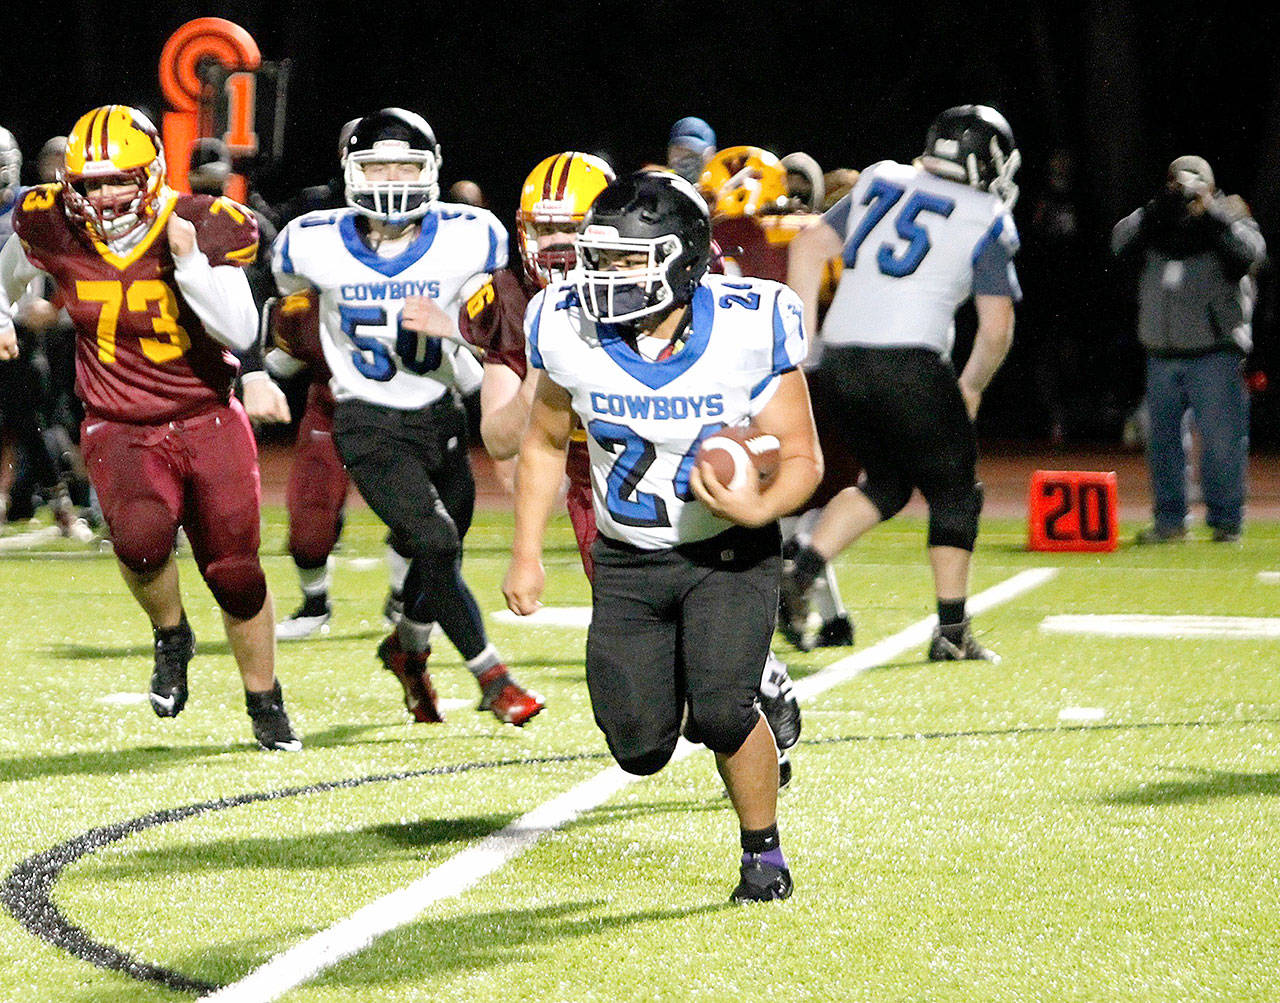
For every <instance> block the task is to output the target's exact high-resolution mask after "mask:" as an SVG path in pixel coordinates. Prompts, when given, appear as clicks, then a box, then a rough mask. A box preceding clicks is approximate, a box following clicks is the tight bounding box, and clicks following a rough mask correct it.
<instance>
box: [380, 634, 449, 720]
mask: <svg viewBox="0 0 1280 1003" xmlns="http://www.w3.org/2000/svg"><path fill="white" fill-rule="evenodd" d="M430 654H431V649H430V648H428V649H427V650H426V651H423V652H418V653H414V652H410V651H405V650H404V648H402V647H401V646H400V637H399V635H398V634H396V632H395V631H392V632H391V633H390V634H389V635H388V636H387V637H385V638H383V640H382V643H381V644H379V645H378V658H379V659H381V660H382V664H383V666H384V667H385V668H386V670H387V671H388V672H390V673H391V674H392V675H393V676H395V677H396V679H398V680H399V681H400V685H401V686H402V687H404V705H405V706H406V707H407V708H408V709H409V713H410V714H412V715H413V719H414V720H415V721H417V722H419V723H420V724H440V723H442V722H443V721H444V715H443V714H441V713H440V705H439V704H438V703H437V702H436V689H435V687H434V686H432V685H431V675H430V673H428V672H427V656H428V655H430Z"/></svg>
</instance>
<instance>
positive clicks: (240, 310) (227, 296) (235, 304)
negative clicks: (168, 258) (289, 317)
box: [173, 248, 258, 352]
mask: <svg viewBox="0 0 1280 1003" xmlns="http://www.w3.org/2000/svg"><path fill="white" fill-rule="evenodd" d="M173 266H174V267H173V279H174V281H175V282H177V284H178V288H179V289H180V290H181V291H182V295H183V298H184V299H186V301H187V303H188V304H189V305H190V306H191V309H192V310H194V311H195V312H196V316H197V317H199V318H200V322H201V323H202V324H204V329H205V330H206V331H208V332H209V335H210V337H212V338H213V339H214V340H216V341H218V342H220V343H221V344H223V345H226V346H227V347H228V348H234V349H235V350H236V351H239V352H243V351H244V350H245V349H247V348H249V346H251V345H252V344H253V343H254V341H255V340H256V339H257V337H258V309H257V307H255V306H254V305H253V293H252V291H251V290H250V289H249V279H248V278H247V277H246V276H245V274H244V269H242V268H239V267H237V266H236V265H219V266H218V267H217V268H212V267H210V265H209V259H208V258H206V257H205V256H204V252H203V251H201V250H199V249H198V248H197V249H196V250H194V251H192V252H191V253H190V254H184V255H182V256H181V257H178V256H177V255H175V256H174V259H173Z"/></svg>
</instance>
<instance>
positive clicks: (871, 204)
mask: <svg viewBox="0 0 1280 1003" xmlns="http://www.w3.org/2000/svg"><path fill="white" fill-rule="evenodd" d="M823 222H825V223H826V224H827V225H828V226H830V227H831V228H832V229H833V230H835V231H836V233H838V234H840V236H841V237H842V238H843V239H844V255H843V259H844V271H843V273H842V274H841V276H840V284H839V286H838V287H837V289H836V295H835V299H834V300H833V301H832V304H831V309H830V310H828V311H827V316H826V319H825V320H824V321H823V325H822V342H823V344H825V345H867V346H871V347H875V348H892V347H916V348H920V347H923V348H931V349H933V350H934V351H936V352H938V353H939V354H940V355H942V356H944V357H948V358H949V357H950V355H951V348H952V345H953V344H954V342H955V312H956V308H957V307H959V306H960V304H962V303H963V302H964V301H965V300H967V299H968V298H969V297H970V296H973V295H993V296H1008V297H1010V298H1011V299H1014V300H1018V299H1021V298H1022V292H1021V290H1020V289H1019V288H1018V277H1017V274H1016V272H1015V271H1014V268H1013V256H1014V254H1015V253H1016V252H1017V250H1018V231H1017V228H1016V227H1015V226H1014V223H1013V216H1012V215H1010V213H1009V210H1008V209H1006V208H1005V206H1004V204H1003V203H1002V202H1001V201H1000V199H999V198H998V197H996V196H995V195H992V194H991V193H990V192H985V191H981V190H979V189H977V188H971V187H970V186H968V185H963V184H960V183H958V182H955V181H948V180H947V179H946V178H940V177H938V176H936V175H934V174H930V173H929V172H928V171H926V170H924V169H922V168H919V167H914V166H911V165H908V164H897V163H894V162H893V161H889V160H885V161H881V162H880V163H878V164H873V165H872V166H871V167H868V168H867V169H866V170H865V171H863V172H862V174H861V175H860V176H859V178H858V182H857V184H856V185H854V187H853V190H852V191H851V192H850V193H849V194H848V195H846V196H845V197H844V198H842V199H841V200H840V201H839V202H837V203H836V204H835V205H834V206H832V207H831V208H830V209H829V210H827V212H826V214H825V215H824V216H823Z"/></svg>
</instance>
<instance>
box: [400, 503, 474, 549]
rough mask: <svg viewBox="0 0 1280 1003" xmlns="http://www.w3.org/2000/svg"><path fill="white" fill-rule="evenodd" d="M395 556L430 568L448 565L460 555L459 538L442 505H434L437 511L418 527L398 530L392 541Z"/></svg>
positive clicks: (456, 528) (460, 541) (460, 539)
mask: <svg viewBox="0 0 1280 1003" xmlns="http://www.w3.org/2000/svg"><path fill="white" fill-rule="evenodd" d="M392 546H393V547H394V548H395V551H396V553H398V554H400V555H401V556H402V557H408V558H410V559H411V560H412V559H415V558H417V559H421V560H425V561H429V562H431V563H432V564H442V565H451V564H452V563H453V562H454V561H455V560H456V559H457V558H458V556H459V555H460V554H461V553H462V538H461V537H460V536H459V535H458V527H457V526H456V525H454V522H453V519H452V518H451V517H450V516H449V513H448V512H447V511H445V507H444V503H443V502H441V501H439V500H437V501H436V511H435V512H434V513H433V515H432V517H431V518H430V519H428V520H426V521H425V522H423V523H422V525H420V526H414V527H412V528H411V529H408V530H406V529H404V528H401V529H400V530H399V531H398V532H397V533H396V534H395V535H394V539H393V541H392Z"/></svg>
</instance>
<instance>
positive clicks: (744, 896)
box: [729, 859, 792, 903]
mask: <svg viewBox="0 0 1280 1003" xmlns="http://www.w3.org/2000/svg"><path fill="white" fill-rule="evenodd" d="M738 873H739V876H740V880H739V881H738V887H737V888H735V889H734V890H733V894H732V895H730V896H729V901H730V902H738V903H742V902H772V901H774V900H775V899H785V898H788V897H789V896H790V895H791V887H792V886H791V872H790V871H789V870H788V869H787V868H785V867H775V866H774V865H773V864H766V863H765V862H764V861H763V860H759V859H756V860H752V861H750V862H748V863H745V864H743V865H742V866H741V868H739V871H738Z"/></svg>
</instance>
